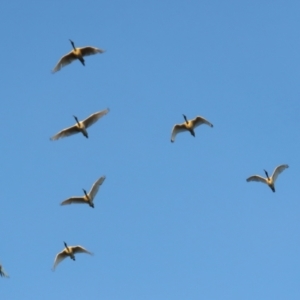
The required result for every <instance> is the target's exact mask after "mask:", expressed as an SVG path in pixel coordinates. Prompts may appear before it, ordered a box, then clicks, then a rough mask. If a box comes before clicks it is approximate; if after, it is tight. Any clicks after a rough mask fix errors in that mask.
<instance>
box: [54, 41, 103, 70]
mask: <svg viewBox="0 0 300 300" xmlns="http://www.w3.org/2000/svg"><path fill="white" fill-rule="evenodd" d="M70 42H71V44H72V47H73V50H72V51H71V52H69V53H68V54H66V55H64V56H63V57H62V58H61V59H60V60H59V62H58V63H57V65H56V66H55V67H54V69H53V70H52V73H55V72H57V71H59V70H60V69H61V68H62V67H64V66H66V65H69V64H70V63H71V62H73V61H74V60H76V59H78V60H79V61H80V62H81V63H82V64H83V65H85V64H84V59H83V57H84V56H88V55H93V54H97V53H103V52H105V51H104V50H102V49H99V48H96V47H91V46H87V47H82V48H76V47H75V45H74V42H73V41H71V40H70Z"/></svg>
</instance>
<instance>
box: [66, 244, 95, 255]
mask: <svg viewBox="0 0 300 300" xmlns="http://www.w3.org/2000/svg"><path fill="white" fill-rule="evenodd" d="M70 248H72V250H73V253H87V254H90V255H93V253H92V252H90V251H88V250H86V249H85V248H83V247H82V246H79V245H77V246H71V247H70Z"/></svg>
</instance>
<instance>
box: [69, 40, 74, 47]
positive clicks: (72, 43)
mask: <svg viewBox="0 0 300 300" xmlns="http://www.w3.org/2000/svg"><path fill="white" fill-rule="evenodd" d="M69 41H70V43H71V45H72V46H73V48H74V49H75V45H74V42H73V41H72V40H70V39H69Z"/></svg>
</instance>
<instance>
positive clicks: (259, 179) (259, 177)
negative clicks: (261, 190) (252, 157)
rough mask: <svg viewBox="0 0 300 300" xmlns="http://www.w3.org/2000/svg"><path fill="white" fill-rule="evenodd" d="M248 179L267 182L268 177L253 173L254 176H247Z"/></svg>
mask: <svg viewBox="0 0 300 300" xmlns="http://www.w3.org/2000/svg"><path fill="white" fill-rule="evenodd" d="M247 181H248V182H249V181H258V182H262V183H267V180H266V178H263V177H261V176H259V175H253V176H250V177H249V178H247Z"/></svg>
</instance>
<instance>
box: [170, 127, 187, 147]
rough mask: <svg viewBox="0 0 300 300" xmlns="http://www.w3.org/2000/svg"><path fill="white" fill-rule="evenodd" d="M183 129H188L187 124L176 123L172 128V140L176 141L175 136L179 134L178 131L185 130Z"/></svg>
mask: <svg viewBox="0 0 300 300" xmlns="http://www.w3.org/2000/svg"><path fill="white" fill-rule="evenodd" d="M183 131H187V129H186V127H185V124H184V123H183V124H176V125H175V126H174V127H173V129H172V135H171V142H172V143H173V142H175V137H176V135H177V133H180V132H183Z"/></svg>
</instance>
